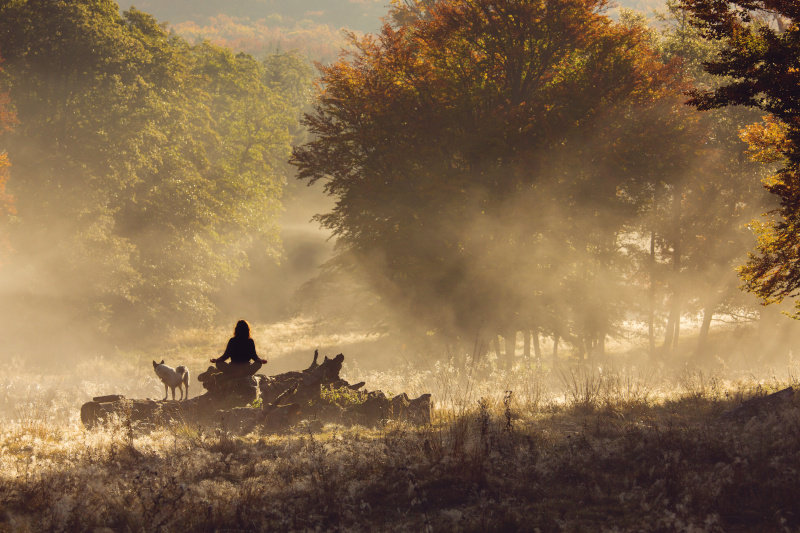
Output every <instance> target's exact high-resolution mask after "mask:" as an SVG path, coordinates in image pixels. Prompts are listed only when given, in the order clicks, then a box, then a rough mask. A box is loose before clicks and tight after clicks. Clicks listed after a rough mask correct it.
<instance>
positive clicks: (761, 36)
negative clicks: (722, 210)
mask: <svg viewBox="0 0 800 533" xmlns="http://www.w3.org/2000/svg"><path fill="white" fill-rule="evenodd" d="M681 4H682V6H683V7H684V9H686V10H687V12H689V13H690V14H691V15H692V17H693V23H694V24H695V25H696V26H697V27H698V28H699V29H700V30H701V31H702V33H703V35H704V37H706V38H707V39H709V40H711V41H713V42H717V43H720V45H721V48H720V51H719V52H718V54H717V55H716V56H715V57H713V58H712V59H710V60H709V61H707V62H706V63H705V69H706V71H707V72H708V73H710V74H712V75H714V76H717V77H719V78H720V79H721V80H722V82H721V84H720V86H719V87H717V88H715V89H710V90H700V89H698V90H696V91H694V92H693V94H692V100H691V103H693V104H694V105H695V106H696V107H697V108H698V109H701V110H710V109H718V108H723V107H729V106H744V107H749V108H754V109H759V110H761V111H764V112H766V113H769V115H770V116H771V117H772V118H771V119H769V120H771V121H774V122H773V124H776V125H778V126H777V127H776V128H773V127H770V126H769V122H768V123H767V127H764V128H761V129H760V130H759V129H758V128H751V129H750V130H748V131H745V132H744V135H745V137H746V138H748V139H749V140H750V141H751V144H753V146H754V147H756V152H759V151H760V149H758V145H762V146H763V145H770V144H771V145H772V146H773V149H774V152H775V153H777V154H779V159H780V160H781V162H782V163H783V166H782V168H781V169H780V170H778V171H777V173H775V174H774V175H773V176H772V177H770V178H769V179H767V180H765V187H766V189H767V190H768V191H769V192H771V193H772V194H774V195H775V196H776V197H777V199H778V201H779V203H780V206H779V207H778V208H777V209H775V210H773V211H770V212H769V213H768V214H767V219H766V221H764V222H761V223H758V224H757V234H758V245H757V250H756V252H755V253H752V254H750V256H749V259H748V261H747V264H746V265H744V266H743V267H742V268H741V270H740V273H741V276H742V279H743V281H744V284H745V288H746V289H747V290H749V291H751V292H753V293H755V294H756V295H758V296H759V297H761V298H763V299H764V302H765V303H767V304H770V303H779V302H781V301H783V300H784V299H785V298H787V297H790V298H791V297H794V296H795V295H796V293H797V290H798V288H800V252H798V250H800V240H799V239H800V237H798V235H800V233H799V232H798V229H799V228H800V28H798V26H797V21H798V11H797V3H796V2H794V1H789V0H755V1H734V2H723V1H718V0H683V1H682V2H681ZM776 134H777V137H776ZM770 136H772V137H771V138H770ZM759 137H760V138H759ZM795 307H796V308H797V309H800V308H799V307H798V303H797V302H795Z"/></svg>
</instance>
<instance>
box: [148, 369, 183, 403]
mask: <svg viewBox="0 0 800 533" xmlns="http://www.w3.org/2000/svg"><path fill="white" fill-rule="evenodd" d="M153 368H154V369H155V371H156V375H157V376H158V377H159V378H161V381H163V382H164V400H163V401H166V400H167V395H168V392H169V391H168V388H171V389H172V399H173V400H174V399H175V387H178V388H179V389H180V390H181V400H183V399H184V398H183V387H184V385H185V386H186V399H188V398H189V369H188V368H186V367H185V366H183V365H181V366H179V367H178V368H172V367H171V366H167V365H165V364H164V360H163V359H162V360H161V362H160V363H156V362H155V361H153Z"/></svg>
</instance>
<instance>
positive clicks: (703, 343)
mask: <svg viewBox="0 0 800 533" xmlns="http://www.w3.org/2000/svg"><path fill="white" fill-rule="evenodd" d="M716 307H717V306H716V303H712V302H711V301H708V302H706V306H705V308H704V309H703V324H702V325H701V326H700V335H699V336H698V337H697V354H698V355H702V354H703V352H705V351H706V349H707V348H708V332H709V330H710V329H711V319H712V318H713V316H714V309H716Z"/></svg>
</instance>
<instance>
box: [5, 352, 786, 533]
mask: <svg viewBox="0 0 800 533" xmlns="http://www.w3.org/2000/svg"><path fill="white" fill-rule="evenodd" d="M194 346H195V347H196V346H197V345H194ZM148 357H149V356H145V354H141V355H140V356H136V357H132V358H131V360H132V362H131V363H130V364H129V365H122V370H120V369H119V368H120V366H119V365H117V364H115V365H110V364H109V365H104V363H103V361H95V362H93V363H92V365H91V368H92V371H93V373H92V376H93V378H94V381H88V380H86V379H84V378H85V377H86V376H87V375H88V374H86V369H80V372H79V373H77V374H76V376H77V375H80V376H82V377H81V378H78V377H75V376H73V377H63V378H60V379H59V380H56V379H54V378H52V379H50V380H44V381H42V380H38V381H37V382H36V384H33V380H32V378H31V377H28V378H25V376H22V375H17V376H14V377H9V376H6V377H5V378H0V391H4V392H0V403H1V404H2V407H3V411H2V413H3V415H2V416H3V423H2V425H0V509H2V511H0V531H86V530H89V531H91V530H94V529H95V528H110V529H111V530H113V531H214V530H237V531H264V530H269V531H290V530H291V531H299V530H315V531H333V530H342V531H344V530H347V531H375V530H392V531H537V530H538V531H783V530H787V531H794V530H797V529H798V528H800V481H798V472H800V452H798V450H800V408H798V405H797V404H795V403H792V404H788V405H786V406H785V408H782V409H778V410H775V411H773V412H769V413H764V414H763V415H762V416H759V417H756V418H753V419H751V420H749V421H747V422H745V423H742V424H735V425H734V424H725V423H720V422H719V421H718V418H719V415H720V414H721V413H723V412H724V411H726V410H728V409H730V408H732V407H733V406H735V405H736V404H737V403H739V402H741V401H742V400H744V399H747V398H749V397H752V396H755V395H763V394H766V393H769V392H772V391H774V390H777V389H778V388H781V387H783V386H786V385H788V384H791V383H792V381H793V380H794V375H795V373H793V372H791V371H790V372H789V374H788V377H785V378H779V377H776V374H772V373H765V376H766V377H761V376H756V375H753V374H743V375H738V376H736V375H723V374H721V373H718V372H710V371H703V372H701V371H699V370H697V371H688V370H684V371H682V372H679V373H677V374H673V373H668V372H667V371H666V370H664V369H659V368H645V367H635V366H626V367H623V366H618V367H615V366H614V365H612V364H609V365H604V366H598V365H593V366H587V365H577V364H573V365H565V366H563V367H561V368H555V369H554V368H547V367H541V366H537V365H533V364H528V365H519V366H518V367H517V368H516V369H514V371H512V372H497V371H495V372H491V371H489V369H485V370H484V371H483V372H475V371H465V370H463V369H458V368H456V367H454V366H453V365H452V364H451V363H446V362H444V363H439V364H437V365H433V366H432V367H431V368H427V369H425V370H419V369H414V368H410V367H408V368H403V369H400V370H398V371H396V372H370V373H360V371H359V370H358V368H356V367H354V366H350V367H348V368H347V369H346V371H347V378H348V379H350V380H351V381H352V380H358V381H361V380H364V381H366V382H367V387H368V388H369V389H378V388H382V389H384V390H388V391H392V392H401V391H407V392H409V393H410V394H412V395H414V394H417V393H419V392H423V391H429V392H432V393H433V395H434V399H435V400H436V410H435V413H434V423H433V424H432V425H430V426H426V427H411V426H406V425H403V424H397V423H392V422H390V423H387V424H385V425H384V426H382V427H379V428H364V427H351V428H347V427H343V426H339V425H333V424H329V425H326V426H324V427H322V429H321V430H314V429H312V428H314V425H313V424H301V425H299V426H298V427H296V428H294V429H293V430H291V431H289V432H286V433H283V434H279V435H264V434H256V433H254V434H249V435H245V436H236V435H232V434H229V433H227V432H225V431H222V430H221V429H220V428H215V427H196V426H189V425H185V424H175V425H173V426H170V427H165V428H158V429H146V428H143V427H137V426H135V425H134V424H131V423H130V421H128V420H125V419H124V417H123V418H121V419H117V420H114V421H112V422H111V423H110V424H108V425H107V426H106V427H104V428H100V429H97V430H93V431H88V430H85V429H84V428H83V427H82V426H81V425H80V424H79V422H78V421H77V409H78V408H79V406H80V404H81V403H82V402H83V401H85V400H86V399H87V398H88V397H89V396H91V395H92V394H97V393H105V392H111V391H109V390H108V388H109V387H111V385H110V384H111V383H114V387H115V388H114V390H119V389H120V388H121V387H127V389H126V390H125V391H124V392H125V393H126V394H128V395H129V396H135V395H138V396H141V397H144V396H148V395H149V396H151V397H161V394H162V391H163V388H162V387H161V385H160V384H159V383H158V382H157V381H156V379H155V376H154V375H153V376H150V373H148V372H146V371H144V370H142V371H138V370H137V365H138V363H137V361H139V360H140V359H144V360H147V358H148ZM106 367H108V368H106ZM478 375H481V376H482V377H481V378H480V379H478V377H477V376H478ZM104 380H108V381H104ZM508 391H513V392H512V393H509V392H508ZM195 392H197V391H195ZM106 531H107V530H106Z"/></svg>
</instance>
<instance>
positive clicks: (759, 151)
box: [739, 116, 789, 163]
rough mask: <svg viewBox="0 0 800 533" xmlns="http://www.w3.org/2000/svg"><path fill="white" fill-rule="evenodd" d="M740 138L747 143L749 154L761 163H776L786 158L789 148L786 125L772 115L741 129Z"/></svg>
mask: <svg viewBox="0 0 800 533" xmlns="http://www.w3.org/2000/svg"><path fill="white" fill-rule="evenodd" d="M739 138H740V139H742V140H743V141H744V142H746V143H747V145H748V148H747V155H749V156H750V159H752V160H753V161H757V162H759V163H776V162H778V161H781V160H783V159H784V157H785V156H784V154H785V152H786V150H787V143H788V142H789V141H788V139H787V138H786V125H785V124H783V123H782V122H781V121H779V120H778V119H776V118H775V117H772V116H765V117H763V122H761V124H751V125H749V126H746V127H744V128H742V129H741V130H739Z"/></svg>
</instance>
